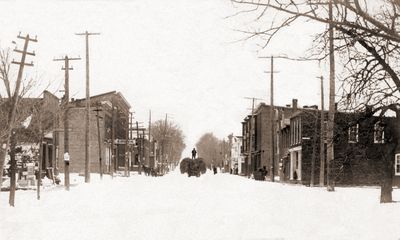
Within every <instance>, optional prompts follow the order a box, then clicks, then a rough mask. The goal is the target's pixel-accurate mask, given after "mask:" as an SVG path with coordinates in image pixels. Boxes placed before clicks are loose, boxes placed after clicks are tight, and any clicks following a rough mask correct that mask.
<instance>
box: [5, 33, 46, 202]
mask: <svg viewBox="0 0 400 240" xmlns="http://www.w3.org/2000/svg"><path fill="white" fill-rule="evenodd" d="M17 38H19V39H23V40H24V48H23V50H22V51H21V50H18V49H14V52H17V53H21V61H20V62H16V61H14V60H13V61H12V62H11V63H13V64H16V65H19V70H18V76H17V82H16V84H15V91H14V95H13V96H12V99H11V101H12V104H11V109H10V112H9V115H8V123H9V130H8V136H9V138H12V134H13V128H14V121H15V113H16V110H17V105H18V101H19V94H20V88H21V82H22V74H23V72H24V67H25V66H33V63H32V62H31V63H26V62H25V61H26V55H30V56H35V52H28V45H29V42H37V39H36V37H35V38H34V39H33V38H30V37H29V34H27V35H26V36H25V37H23V36H21V34H18V36H17ZM9 144H10V140H8V141H7V144H6V145H7V146H9ZM40 144H42V143H40ZM40 156H41V155H40ZM40 162H41V159H39V163H40ZM16 168H17V163H16V160H15V159H14V160H13V161H11V177H10V196H9V201H8V202H9V204H10V206H12V207H14V203H15V190H16V176H15V173H16V170H17V169H16ZM40 184H41V177H40V175H39V178H38V186H37V189H38V199H39V198H40V195H39V193H40Z"/></svg>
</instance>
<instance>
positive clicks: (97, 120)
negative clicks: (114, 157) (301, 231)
mask: <svg viewBox="0 0 400 240" xmlns="http://www.w3.org/2000/svg"><path fill="white" fill-rule="evenodd" d="M93 111H95V112H96V124H97V142H98V144H99V172H100V179H101V180H103V163H102V159H101V135H100V118H102V117H101V116H99V112H101V111H102V110H101V108H100V104H99V105H98V106H97V108H96V109H95V110H93Z"/></svg>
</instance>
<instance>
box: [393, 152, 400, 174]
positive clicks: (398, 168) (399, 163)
mask: <svg viewBox="0 0 400 240" xmlns="http://www.w3.org/2000/svg"><path fill="white" fill-rule="evenodd" d="M394 175H396V176H400V154H396V156H395V162H394Z"/></svg>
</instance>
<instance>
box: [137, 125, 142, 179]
mask: <svg viewBox="0 0 400 240" xmlns="http://www.w3.org/2000/svg"><path fill="white" fill-rule="evenodd" d="M136 141H137V150H138V159H139V161H138V162H139V174H142V156H141V151H140V150H141V149H140V144H141V141H140V140H139V122H138V121H136Z"/></svg>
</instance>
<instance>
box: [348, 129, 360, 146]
mask: <svg viewBox="0 0 400 240" xmlns="http://www.w3.org/2000/svg"><path fill="white" fill-rule="evenodd" d="M356 142H358V124H356V125H353V126H351V127H349V143H356Z"/></svg>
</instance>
